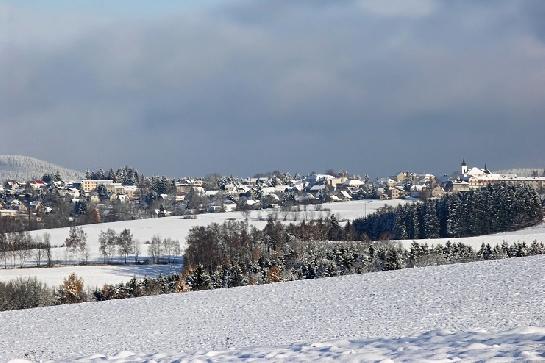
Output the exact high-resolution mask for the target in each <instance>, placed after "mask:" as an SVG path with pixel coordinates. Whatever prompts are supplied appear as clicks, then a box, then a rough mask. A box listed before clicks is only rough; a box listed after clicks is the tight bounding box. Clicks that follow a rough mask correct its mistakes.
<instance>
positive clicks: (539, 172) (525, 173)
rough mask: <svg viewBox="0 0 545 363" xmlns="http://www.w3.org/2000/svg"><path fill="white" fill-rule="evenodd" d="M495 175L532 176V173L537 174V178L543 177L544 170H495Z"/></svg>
mask: <svg viewBox="0 0 545 363" xmlns="http://www.w3.org/2000/svg"><path fill="white" fill-rule="evenodd" d="M495 173H498V174H517V175H518V176H534V173H536V174H537V176H544V175H545V169H543V168H518V169H504V170H497V171H495Z"/></svg>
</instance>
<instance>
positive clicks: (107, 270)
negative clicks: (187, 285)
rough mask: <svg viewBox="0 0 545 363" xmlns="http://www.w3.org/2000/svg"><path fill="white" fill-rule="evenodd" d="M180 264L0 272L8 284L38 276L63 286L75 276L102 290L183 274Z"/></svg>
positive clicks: (0, 277) (28, 269)
mask: <svg viewBox="0 0 545 363" xmlns="http://www.w3.org/2000/svg"><path fill="white" fill-rule="evenodd" d="M181 269H182V266H181V265H180V264H171V265H96V266H59V267H53V268H44V267H41V268H23V269H8V270H0V281H2V282H8V281H10V280H14V279H16V278H18V277H22V278H27V277H36V278H37V279H38V280H40V281H42V282H44V283H46V284H47V285H48V286H59V285H62V283H63V280H64V279H65V278H66V277H67V276H68V275H70V274H71V273H75V274H76V275H78V277H81V278H82V279H83V282H84V284H85V287H88V288H91V289H92V288H95V287H102V286H104V285H105V284H110V285H111V284H119V283H122V282H127V281H129V280H130V279H132V278H133V277H135V278H137V279H141V278H144V277H157V276H159V275H172V274H177V273H180V271H181Z"/></svg>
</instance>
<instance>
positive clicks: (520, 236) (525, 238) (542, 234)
mask: <svg viewBox="0 0 545 363" xmlns="http://www.w3.org/2000/svg"><path fill="white" fill-rule="evenodd" d="M448 241H450V242H452V243H455V242H462V243H463V244H466V245H468V246H471V247H473V249H475V250H478V249H479V248H481V245H482V244H483V243H485V244H486V243H490V246H491V247H494V246H495V245H501V244H502V243H503V242H507V243H508V244H513V243H515V242H526V243H527V244H530V243H532V242H533V241H538V242H545V222H543V223H540V224H538V225H536V226H533V227H528V228H524V229H520V230H518V231H510V232H500V233H494V234H488V235H483V236H475V237H461V238H430V239H419V240H416V242H418V243H420V244H423V243H427V244H428V245H438V244H441V245H445V243H447V242H448ZM397 242H400V243H401V245H403V246H404V247H405V248H410V246H411V243H412V242H413V240H402V241H397Z"/></svg>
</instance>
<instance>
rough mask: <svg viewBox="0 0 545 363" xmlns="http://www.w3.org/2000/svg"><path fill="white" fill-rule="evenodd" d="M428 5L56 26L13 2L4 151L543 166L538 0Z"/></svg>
mask: <svg viewBox="0 0 545 363" xmlns="http://www.w3.org/2000/svg"><path fill="white" fill-rule="evenodd" d="M395 3H396V2H392V3H391V4H395ZM419 4H420V5H419V6H420V7H419V8H411V7H406V6H405V7H399V6H398V7H394V8H384V7H381V5H380V4H378V3H376V2H373V1H370V2H363V1H345V2H339V1H326V0H323V1H260V2H255V1H233V2H225V3H221V4H220V5H218V6H215V7H213V8H211V9H206V10H203V11H200V12H190V13H187V12H186V13H184V12H183V11H180V12H179V13H177V14H170V15H163V16H160V17H157V16H154V17H150V18H149V19H146V21H145V22H142V21H140V20H136V19H131V18H128V19H110V20H108V21H105V20H104V19H101V18H99V17H97V19H96V21H95V19H94V18H93V16H90V15H89V14H87V15H85V16H84V17H82V20H81V22H80V23H79V25H77V24H74V23H71V26H70V28H69V29H70V31H69V33H70V36H67V35H65V36H64V37H61V38H59V39H58V40H57V41H53V40H52V39H55V34H57V33H63V32H62V31H61V30H62V29H61V30H59V29H57V28H53V29H49V27H48V26H47V23H48V18H46V17H44V18H36V16H34V15H33V16H30V15H29V14H26V13H25V12H23V11H18V10H17V9H15V10H17V11H15V10H14V13H15V14H18V15H17V16H15V19H14V20H13V21H12V22H11V25H8V26H9V27H10V28H9V30H10V32H12V33H13V32H14V31H15V30H17V31H21V30H23V31H24V29H25V28H26V27H27V26H28V27H29V29H30V28H31V29H32V31H29V33H28V34H27V35H26V36H25V34H24V33H23V34H19V35H17V37H9V36H8V37H7V38H6V39H3V38H2V37H0V40H1V39H3V41H2V42H0V51H2V52H3V53H4V54H6V55H7V56H5V57H1V56H0V78H1V79H4V80H6V81H5V82H2V83H0V125H1V126H2V129H3V134H4V137H3V138H2V139H3V142H2V143H1V144H0V153H28V154H32V155H34V156H38V157H43V158H45V159H50V160H52V161H55V162H58V163H64V164H66V165H67V166H69V167H75V168H78V167H79V168H86V167H116V166H120V165H124V164H127V163H128V164H131V165H134V166H136V167H139V168H141V169H142V170H143V171H144V172H146V173H166V174H171V175H184V174H205V173H208V172H213V171H219V172H223V173H233V174H253V173H254V172H259V171H265V170H270V169H291V170H300V171H310V170H324V169H325V168H328V167H339V168H346V169H349V170H353V171H355V172H368V173H371V174H374V175H380V174H388V173H393V172H395V171H396V170H397V169H405V168H409V167H410V168H415V169H418V170H422V169H424V168H426V169H427V170H430V171H434V172H446V171H449V170H450V169H451V168H454V167H455V166H456V164H457V162H458V159H459V158H461V157H466V158H472V159H473V160H476V161H478V160H481V159H486V160H487V161H488V163H489V164H490V165H497V166H498V167H509V166H512V165H520V166H524V165H535V166H540V165H539V163H541V162H542V158H541V157H540V154H542V153H543V151H545V146H543V144H542V143H541V142H540V140H539V139H540V136H539V134H540V133H541V134H542V133H543V131H545V123H544V122H542V120H543V117H544V116H545V107H544V105H543V102H542V100H543V99H544V96H545V94H544V93H545V90H543V87H542V84H543V81H544V79H543V78H544V77H545V76H544V75H545V63H544V62H543V61H544V60H545V49H544V46H543V44H542V43H541V42H539V41H538V40H536V39H538V38H536V36H535V34H536V33H535V32H536V31H538V30H539V29H538V30H536V29H535V28H534V26H533V25H531V21H532V20H530V17H531V15H529V14H530V13H529V12H528V9H529V8H533V7H534V6H535V4H532V3H531V2H520V3H515V2H511V1H499V2H494V4H495V6H493V7H491V6H490V4H489V3H487V2H484V1H457V2H450V1H448V2H447V1H425V2H419ZM424 5H425V6H424ZM0 13H1V11H0ZM71 15H73V14H55V15H54V19H60V18H61V19H62V18H63V17H66V18H68V17H70V16H71ZM37 32H38V33H43V34H42V36H41V38H43V39H46V40H47V42H49V45H47V46H44V44H43V42H44V40H43V39H42V41H39V40H35V37H34V34H36V33H37ZM47 42H46V44H47ZM6 135H16V136H15V137H12V136H6ZM29 140H32V141H31V142H29Z"/></svg>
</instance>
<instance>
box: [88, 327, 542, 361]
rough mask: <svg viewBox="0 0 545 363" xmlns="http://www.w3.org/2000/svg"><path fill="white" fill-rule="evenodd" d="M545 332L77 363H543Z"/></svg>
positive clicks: (432, 335)
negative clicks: (333, 362) (338, 362)
mask: <svg viewBox="0 0 545 363" xmlns="http://www.w3.org/2000/svg"><path fill="white" fill-rule="evenodd" d="M544 338H545V329H544V328H538V327H528V328H518V329H513V330H508V331H505V332H500V333H489V332H483V331H477V332H463V333H450V332H448V331H442V330H438V331H431V332H426V333H423V334H421V335H417V336H414V337H404V338H378V339H336V340H330V341H326V342H314V343H296V344H291V345H289V346H280V347H253V348H248V349H231V350H224V351H210V352H204V351H201V352H192V353H176V354H164V353H151V354H145V353H144V354H142V353H140V354H138V353H133V352H128V351H125V352H120V353H119V354H116V355H114V356H105V355H101V354H97V355H94V356H91V357H86V358H81V359H78V362H97V363H98V362H103V361H108V362H128V361H130V362H132V363H137V362H160V361H169V362H173V361H176V362H211V361H213V362H270V361H274V362H278V361H285V362H315V361H328V362H332V361H340V362H346V361H349V362H392V361H393V362H432V361H433V362H438V361H439V362H456V361H462V362H475V361H479V362H485V361H496V362H513V361H522V362H534V361H535V362H543V360H544V359H545V345H544V344H543V339H544Z"/></svg>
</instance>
